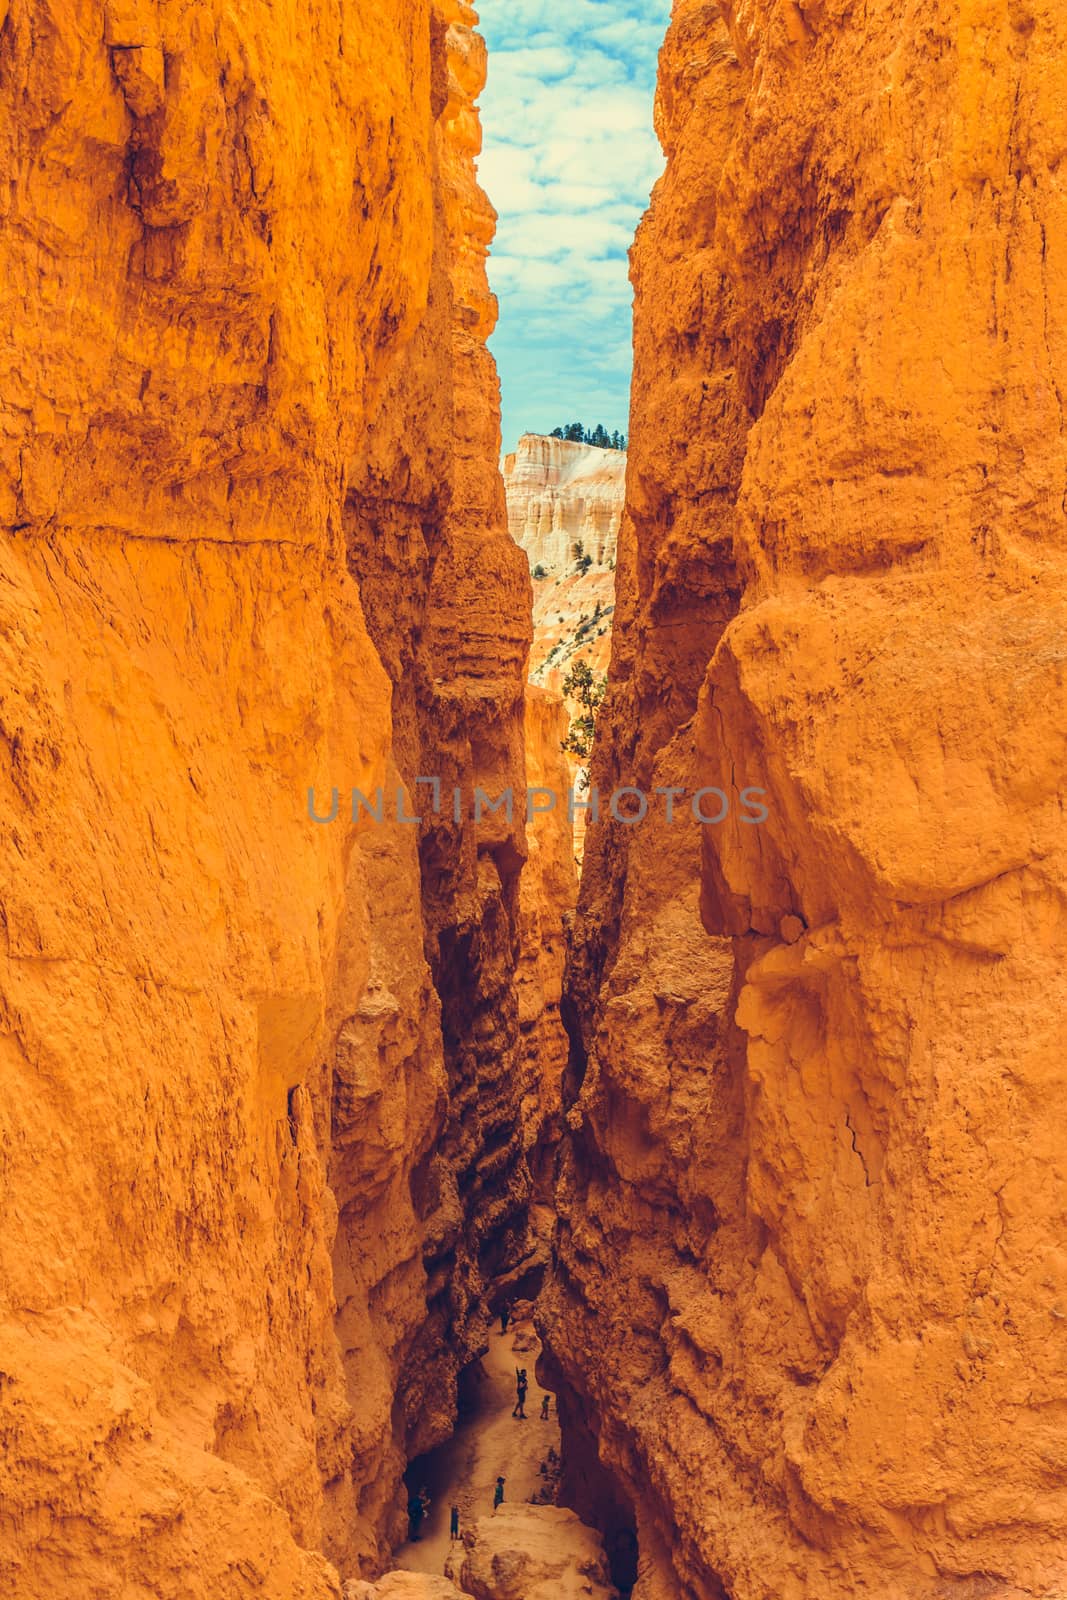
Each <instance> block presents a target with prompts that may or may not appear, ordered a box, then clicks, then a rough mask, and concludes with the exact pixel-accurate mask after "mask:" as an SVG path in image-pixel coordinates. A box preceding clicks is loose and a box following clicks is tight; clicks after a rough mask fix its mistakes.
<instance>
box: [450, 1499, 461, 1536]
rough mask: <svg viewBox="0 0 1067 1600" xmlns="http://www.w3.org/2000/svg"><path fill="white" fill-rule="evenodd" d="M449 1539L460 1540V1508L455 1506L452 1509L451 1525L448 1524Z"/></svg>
mask: <svg viewBox="0 0 1067 1600" xmlns="http://www.w3.org/2000/svg"><path fill="white" fill-rule="evenodd" d="M448 1537H449V1538H450V1539H458V1538H459V1507H458V1506H453V1507H452V1516H451V1518H450V1519H449V1523H448Z"/></svg>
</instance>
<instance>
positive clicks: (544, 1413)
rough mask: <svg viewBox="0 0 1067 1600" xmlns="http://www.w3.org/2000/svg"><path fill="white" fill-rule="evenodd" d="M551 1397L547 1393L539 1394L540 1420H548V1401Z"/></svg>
mask: <svg viewBox="0 0 1067 1600" xmlns="http://www.w3.org/2000/svg"><path fill="white" fill-rule="evenodd" d="M551 1398H552V1396H551V1395H548V1394H543V1395H542V1396H541V1421H542V1422H547V1421H548V1404H549V1401H550V1400H551Z"/></svg>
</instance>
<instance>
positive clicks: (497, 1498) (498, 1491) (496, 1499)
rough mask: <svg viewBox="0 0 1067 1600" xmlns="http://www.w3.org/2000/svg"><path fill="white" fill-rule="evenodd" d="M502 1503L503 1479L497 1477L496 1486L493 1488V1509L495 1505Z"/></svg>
mask: <svg viewBox="0 0 1067 1600" xmlns="http://www.w3.org/2000/svg"><path fill="white" fill-rule="evenodd" d="M503 1504H504V1480H503V1478H498V1479H497V1480H496V1488H495V1489H494V1490H493V1510H494V1511H495V1510H496V1508H497V1506H501V1505H503Z"/></svg>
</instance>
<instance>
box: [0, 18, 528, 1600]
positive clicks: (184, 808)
mask: <svg viewBox="0 0 1067 1600" xmlns="http://www.w3.org/2000/svg"><path fill="white" fill-rule="evenodd" d="M0 18H2V21H3V30H2V46H3V61H4V68H3V75H2V78H0V102H2V105H3V115H2V118H0V139H2V141H3V148H4V155H5V168H6V170H7V171H8V173H9V174H10V178H11V181H10V184H9V186H8V193H7V199H6V204H5V230H4V233H3V236H2V238H0V253H2V263H3V271H2V273H0V316H2V318H3V324H4V329H5V343H6V344H7V346H8V348H9V350H11V351H13V352H16V355H15V365H14V372H13V376H12V377H11V379H10V381H9V383H8V385H7V387H6V390H5V395H4V401H5V408H4V430H3V442H2V444H0V511H2V515H3V521H4V530H5V531H4V535H3V540H2V559H3V569H4V577H5V581H4V584H3V590H2V595H0V606H2V607H3V611H4V619H5V626H4V627H3V629H2V630H0V649H3V650H5V651H6V653H7V661H6V666H5V669H4V670H3V673H2V681H3V684H4V688H3V691H2V695H3V699H2V715H0V732H2V734H3V738H4V740H5V743H6V746H7V750H8V756H9V759H8V762H7V763H6V764H5V777H4V778H3V780H2V781H3V784H4V803H3V804H4V828H3V843H2V845H0V849H2V850H3V852H4V855H5V860H6V867H5V876H4V881H5V889H4V894H3V921H4V927H5V939H4V941H3V953H2V954H0V1002H2V1008H3V1015H4V1017H5V1018H6V1026H5V1030H4V1038H5V1044H4V1049H5V1057H6V1059H5V1075H4V1086H5V1093H4V1097H3V1105H2V1107H0V1142H2V1151H3V1173H4V1182H3V1189H2V1202H0V1203H2V1205H3V1208H4V1220H3V1227H2V1228H0V1369H2V1372H3V1378H2V1379H0V1428H2V1431H3V1437H4V1449H3V1452H2V1461H0V1591H2V1592H3V1593H4V1594H10V1595H13V1596H14V1595H17V1596H18V1597H19V1600H37V1597H44V1596H46V1595H47V1596H52V1595H55V1594H56V1593H60V1592H64V1593H77V1594H79V1595H80V1594H85V1595H88V1594H90V1593H92V1594H94V1595H96V1594H98V1595H101V1596H103V1595H112V1594H115V1595H117V1594H118V1593H119V1590H120V1588H121V1590H122V1593H124V1594H126V1593H133V1592H134V1591H135V1590H136V1592H137V1593H144V1594H152V1595H155V1596H159V1597H161V1600H169V1597H174V1600H178V1597H179V1596H180V1597H182V1600H199V1597H201V1596H202V1597H204V1600H207V1597H209V1596H210V1597H211V1600H219V1597H222V1596H225V1597H239V1596H245V1595H253V1594H255V1595H267V1596H275V1597H277V1600H295V1597H300V1600H304V1597H307V1600H312V1597H314V1600H325V1597H328V1596H329V1597H333V1600H336V1597H337V1596H338V1595H339V1594H340V1576H344V1577H346V1578H354V1577H356V1576H357V1575H358V1574H359V1573H360V1572H361V1571H362V1572H373V1571H377V1570H380V1563H381V1561H382V1559H383V1557H384V1555H385V1554H386V1552H387V1549H388V1545H389V1541H390V1539H391V1538H392V1536H393V1535H394V1534H395V1533H396V1531H397V1527H398V1523H399V1522H400V1521H401V1520H402V1519H401V1518H400V1517H399V1509H400V1508H402V1505H403V1497H402V1494H401V1495H398V1488H397V1486H398V1477H399V1471H400V1468H401V1466H402V1465H403V1461H404V1459H405V1455H406V1453H407V1452H408V1451H409V1450H411V1449H418V1448H425V1446H426V1445H427V1444H429V1443H432V1442H434V1440H436V1439H438V1438H440V1437H442V1436H443V1434H444V1433H445V1431H446V1430H447V1428H448V1425H449V1422H450V1417H451V1407H452V1402H453V1383H454V1377H455V1372H456V1369H457V1366H458V1365H459V1364H460V1363H461V1362H462V1361H463V1360H464V1359H465V1358H466V1356H467V1354H468V1353H469V1352H470V1351H471V1350H472V1349H474V1348H475V1347H476V1345H477V1342H478V1340H479V1338H480V1329H481V1326H482V1323H483V1320H484V1309H483V1307H482V1302H481V1290H482V1286H483V1284H484V1282H485V1280H486V1277H487V1275H488V1274H490V1273H491V1272H493V1271H494V1270H496V1268H497V1267H498V1266H499V1265H501V1264H503V1265H504V1266H506V1265H507V1264H508V1263H509V1261H510V1260H511V1258H512V1257H513V1256H514V1255H516V1254H521V1251H522V1250H523V1249H525V1248H526V1245H525V1234H526V1200H527V1196H528V1194H529V1189H530V1178H529V1173H528V1169H527V1162H526V1144H525V1141H526V1139H527V1137H528V1135H527V1132H526V1131H525V1130H524V1129H523V1128H522V1125H521V1107H522V1105H523V1103H524V1101H525V1102H527V1103H530V1102H531V1100H533V1101H535V1100H536V1095H535V1094H534V1093H533V1086H532V1085H531V1083H530V1082H529V1076H530V1068H529V1065H528V1058H527V1055H526V1053H525V1050H524V1046H523V1042H522V1035H521V1032H520V1020H519V1013H518V1001H517V995H516V992H515V986H514V983H513V973H514V968H515V962H516V960H517V952H518V918H519V909H518V897H519V873H520V868H521V864H522V860H523V857H524V855H525V852H526V839H525V829H524V826H523V821H522V817H521V814H520V815H519V817H518V818H517V819H516V820H515V822H514V823H513V824H511V825H509V824H507V823H506V822H504V821H503V819H498V820H497V821H495V822H494V823H492V824H489V825H487V826H486V827H484V828H483V829H482V830H481V831H480V832H478V833H477V834H476V833H475V831H474V829H473V827H472V826H470V825H469V824H468V823H467V822H466V821H463V822H461V823H459V824H456V823H454V822H452V820H451V812H450V810H448V809H447V808H443V811H442V816H441V817H439V818H436V817H432V816H431V818H430V820H429V822H428V824H427V825H426V826H425V827H423V828H420V829H415V828H414V827H409V826H404V825H401V824H397V823H395V822H394V823H390V822H389V821H388V820H383V821H382V822H381V823H380V824H379V823H377V822H375V821H373V820H369V819H368V818H367V816H366V815H365V814H364V816H363V818H362V821H361V823H360V825H359V827H356V826H354V825H353V822H352V820H351V810H350V804H349V796H350V793H351V790H352V789H353V788H358V789H360V790H361V791H363V792H364V793H365V794H367V795H368V796H373V794H374V792H375V790H376V789H377V788H378V787H379V786H382V787H384V788H385V790H386V793H387V796H392V795H393V794H394V791H395V789H396V786H397V784H398V783H403V784H405V785H406V786H407V790H408V808H409V814H412V815H414V814H416V812H417V811H418V810H419V808H420V807H422V806H423V805H424V804H425V803H428V802H429V800H430V796H429V794H428V791H427V789H426V788H418V787H417V786H416V785H415V779H416V778H417V777H419V776H422V775H430V774H433V775H437V776H439V777H440V778H441V780H442V784H443V785H444V786H445V793H446V794H447V792H448V786H449V785H455V786H458V787H459V788H460V789H461V790H462V791H463V795H464V806H463V813H462V814H463V816H464V817H465V818H466V817H469V815H470V805H469V801H470V798H471V792H472V789H473V786H474V784H475V783H482V784H483V785H485V786H486V787H487V788H492V789H494V790H495V789H496V788H498V787H500V786H502V785H505V784H507V783H509V782H512V783H514V784H515V785H516V787H521V785H522V783H523V781H524V757H523V717H522V686H523V679H524V674H525V665H526V653H527V649H528V644H529V629H530V622H529V579H528V576H527V564H526V562H525V559H524V558H523V556H522V555H521V553H520V552H518V551H516V550H515V548H514V545H513V544H512V542H511V541H510V539H509V538H508V535H507V530H506V516H505V507H504V497H503V487H502V483H501V480H500V476H499V472H498V470H497V466H496V463H497V460H498V458H499V447H500V440H499V427H498V421H497V412H496V379H495V374H494V372H493V367H492V362H491V360H490V358H489V356H488V354H487V353H486V350H485V346H484V340H485V336H486V334H487V332H488V330H489V328H490V327H491V325H492V318H493V314H494V306H493V302H492V298H491V296H490V295H489V292H488V289H487V286H486V284H485V278H484V268H483V262H484V254H485V248H486V242H487V240H488V238H489V237H490V235H491V232H492V226H493V214H492V211H491V208H490V207H489V206H488V203H487V202H486V201H485V200H484V197H482V196H481V194H480V192H479V191H478V189H477V186H476V184H475V181H474V175H473V156H474V153H475V151H476V149H477V140H478V129H477V118H476V114H475V112H474V109H473V103H472V101H473V95H474V94H475V93H476V92H477V88H478V87H479V86H480V83H481V76H482V73H483V71H484V59H483V58H484V51H483V47H482V46H481V44H480V42H479V41H478V40H477V38H476V37H475V36H474V35H473V33H472V32H471V24H472V22H473V20H474V13H473V12H472V11H471V9H470V8H469V7H468V6H466V5H463V4H460V3H459V0H450V3H447V4H440V5H433V6H431V5H430V4H429V3H428V0H396V3H395V4H393V5H390V6H387V7H381V6H378V5H372V4H369V3H364V0H359V3H353V0H349V3H348V4H346V5H345V6H344V7H342V8H341V10H340V11H339V10H338V8H337V7H336V6H335V5H333V4H327V3H326V0H308V4H307V5H305V6H304V7H303V9H302V12H301V20H300V26H299V28H298V29H296V30H295V31H294V30H293V29H292V27H291V26H290V23H291V19H290V18H289V16H288V14H287V13H284V11H279V10H278V9H277V8H271V7H265V6H253V5H251V4H237V5H234V4H232V3H230V0H225V3H224V0H204V3H203V4H200V5H198V6H195V7H175V6H172V5H167V4H164V5H156V4H154V3H152V0H128V3H123V4H121V5H120V4H118V3H114V4H111V3H109V4H106V5H101V4H100V3H99V0H75V3H73V4H70V5H68V6H64V7H50V8H49V7H45V8H43V9H42V8H40V7H31V6H28V5H26V4H24V3H22V0H14V3H13V4H11V5H6V4H5V5H2V6H0ZM309 788H310V789H313V790H314V793H315V797H316V799H315V804H316V810H317V812H318V814H319V815H320V816H323V817H328V816H329V815H330V812H331V809H332V808H331V792H332V790H333V789H335V788H336V789H337V790H338V804H337V814H336V818H335V820H334V821H332V822H330V823H328V824H327V823H325V822H323V823H316V822H314V821H312V820H310V818H309V814H308V809H307V800H306V796H307V793H308V790H309ZM394 809H395V808H394V802H393V800H392V799H388V800H387V809H386V817H388V815H389V814H391V813H392V812H393V811H394ZM487 1148H491V1154H490V1155H489V1156H487V1155H486V1151H487ZM398 1390H399V1391H400V1392H401V1393H402V1395H403V1398H402V1400H401V1402H400V1403H399V1404H397V1403H396V1395H397V1392H398ZM339 1575H340V1576H339Z"/></svg>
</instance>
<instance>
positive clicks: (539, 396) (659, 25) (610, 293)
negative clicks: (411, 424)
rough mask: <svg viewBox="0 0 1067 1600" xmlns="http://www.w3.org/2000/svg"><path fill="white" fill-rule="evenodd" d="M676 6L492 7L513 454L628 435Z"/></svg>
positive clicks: (567, 0) (487, 117) (498, 345)
mask: <svg viewBox="0 0 1067 1600" xmlns="http://www.w3.org/2000/svg"><path fill="white" fill-rule="evenodd" d="M670 9H671V6H670V0H481V3H480V5H479V10H480V13H481V27H482V32H483V33H484V34H485V35H486V38H487V39H488V42H489V82H488V85H487V87H486V91H485V93H484V94H483V96H482V101H481V112H482V123H483V129H484V136H485V147H484V153H483V155H482V157H481V160H480V161H479V173H480V176H481V181H482V183H483V185H484V186H485V188H486V190H487V191H488V194H489V198H490V199H491V200H492V202H493V204H494V206H495V207H496V209H497V211H498V213H499V217H500V221H499V226H498V232H497V239H496V243H495V245H494V247H493V250H492V253H491V256H490V262H489V276H490V281H491V283H492V285H493V288H494V289H495V290H496V292H497V294H498V296H499V299H500V312H501V320H500V326H499V328H498V330H497V332H496V334H495V335H494V337H493V340H492V349H493V352H494V354H495V356H496V358H497V363H498V365H499V367H500V373H501V380H502V384H503V390H504V413H505V419H504V442H505V445H506V446H509V447H510V445H511V444H512V443H514V439H515V437H516V435H517V433H518V432H519V431H521V430H522V429H523V428H527V427H530V428H541V427H544V428H550V427H552V426H554V425H555V424H556V423H557V422H563V421H568V420H572V419H574V418H581V420H583V421H586V422H589V423H593V422H598V421H600V422H604V423H605V425H606V426H608V427H620V428H625V427H626V419H627V405H628V390H629V376H630V373H629V368H630V285H629V278H628V263H627V251H628V249H629V246H630V244H631V242H632V240H633V234H634V229H635V227H636V225H637V222H638V220H639V218H640V215H641V212H642V211H643V210H644V207H645V206H646V204H647V203H648V195H649V191H650V189H651V187H652V184H653V183H654V182H655V180H656V178H657V177H658V175H659V173H660V171H661V170H662V166H663V160H662V155H661V153H660V150H659V146H658V144H657V142H656V138H655V135H654V133H653V131H652V99H653V93H654V89H655V72H656V55H657V52H658V49H659V45H660V43H661V42H662V38H663V34H664V31H665V29H666V26H667V21H668V19H669V15H670Z"/></svg>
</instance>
